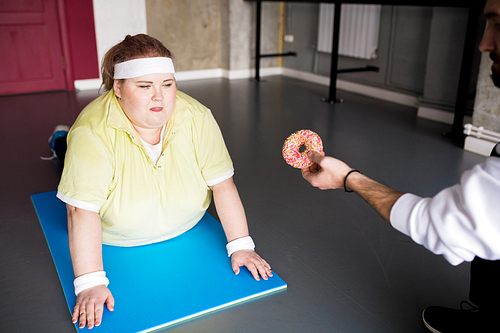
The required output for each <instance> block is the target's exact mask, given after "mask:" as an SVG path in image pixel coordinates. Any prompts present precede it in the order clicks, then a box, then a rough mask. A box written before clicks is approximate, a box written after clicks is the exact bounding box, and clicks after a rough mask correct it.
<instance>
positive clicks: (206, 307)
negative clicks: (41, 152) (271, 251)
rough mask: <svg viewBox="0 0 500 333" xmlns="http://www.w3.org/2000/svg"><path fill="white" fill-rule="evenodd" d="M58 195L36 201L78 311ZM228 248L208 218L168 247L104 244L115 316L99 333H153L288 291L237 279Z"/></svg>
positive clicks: (273, 281)
mask: <svg viewBox="0 0 500 333" xmlns="http://www.w3.org/2000/svg"><path fill="white" fill-rule="evenodd" d="M55 195H56V191H52V192H46V193H40V194H34V195H32V196H31V199H32V201H33V205H34V206H35V210H36V212H37V214H38V218H39V220H40V224H41V225H42V229H43V232H44V233H45V238H46V239H47V244H48V245H49V249H50V252H51V254H52V258H53V260H54V264H55V266H56V269H57V273H58V274H59V279H60V280H61V285H62V287H63V291H64V294H65V296H66V301H67V303H68V307H69V309H70V312H71V311H72V310H73V307H74V305H75V302H76V296H75V293H74V288H73V280H74V275H73V266H72V264H71V257H70V253H69V246H68V229H67V218H66V207H65V204H64V203H63V202H61V201H60V200H59V199H57V198H56V196H55ZM225 245H226V238H225V235H224V231H223V229H222V226H221V225H220V223H219V222H218V221H217V220H215V219H214V218H213V217H212V216H211V215H210V214H208V213H206V214H205V216H203V218H202V219H201V220H200V221H199V222H198V224H197V225H196V226H195V227H193V228H192V229H191V230H189V231H187V232H185V233H184V234H182V235H180V236H178V237H175V238H173V239H170V240H167V241H164V242H161V243H156V244H151V245H145V246H138V247H116V246H107V245H103V249H102V255H103V262H104V269H105V271H106V276H107V277H108V278H109V281H110V284H109V286H108V287H109V289H110V290H111V292H112V293H113V297H114V298H115V311H113V312H110V311H108V310H107V309H105V311H104V315H103V321H102V324H101V325H100V326H98V327H94V328H93V329H92V332H96V333H97V332H107V333H112V332H120V333H127V332H151V331H155V330H159V329H164V328H167V327H169V326H172V325H175V324H178V323H180V322H183V321H187V320H190V319H193V318H195V317H198V316H201V315H204V314H207V313H210V312H213V311H216V310H220V309H223V308H225V307H229V306H232V305H235V304H239V303H242V302H245V301H248V300H251V299H254V298H257V297H260V296H264V295H267V294H270V293H274V292H277V291H280V290H284V289H286V287H287V285H286V283H285V282H284V281H283V280H282V279H281V278H280V277H279V276H278V275H277V274H276V273H274V272H273V275H274V276H273V277H271V278H269V280H267V281H265V280H262V279H261V280H260V281H255V280H254V279H253V277H252V275H251V274H250V272H249V271H248V270H247V269H245V268H244V267H242V268H241V271H240V274H239V275H235V274H234V273H233V271H232V269H231V262H230V259H229V258H228V257H227V253H226V248H225ZM75 328H76V330H77V331H79V332H81V331H85V330H87V328H83V329H80V328H78V327H77V325H75Z"/></svg>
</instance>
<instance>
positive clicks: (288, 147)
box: [283, 130, 323, 169]
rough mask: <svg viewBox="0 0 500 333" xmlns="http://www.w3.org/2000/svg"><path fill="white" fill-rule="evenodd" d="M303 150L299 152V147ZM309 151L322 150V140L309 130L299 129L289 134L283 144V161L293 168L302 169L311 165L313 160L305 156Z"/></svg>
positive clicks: (319, 151)
mask: <svg viewBox="0 0 500 333" xmlns="http://www.w3.org/2000/svg"><path fill="white" fill-rule="evenodd" d="M302 146H304V147H305V150H304V151H303V152H300V151H299V149H300V147H302ZM310 151H317V152H318V153H321V152H323V142H321V138H320V137H319V135H318V134H316V133H314V132H313V131H311V130H300V131H297V132H295V133H293V134H292V135H290V136H289V137H288V138H287V139H286V140H285V143H284V144H283V158H284V159H285V162H286V163H288V164H290V165H291V166H293V167H294V168H298V169H304V168H308V167H310V166H311V165H313V161H311V160H310V159H309V157H307V153H308V152H310Z"/></svg>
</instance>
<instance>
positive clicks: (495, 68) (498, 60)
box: [490, 53, 500, 88]
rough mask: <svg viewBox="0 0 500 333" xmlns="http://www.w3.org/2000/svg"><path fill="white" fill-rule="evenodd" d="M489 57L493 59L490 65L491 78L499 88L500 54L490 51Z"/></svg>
mask: <svg viewBox="0 0 500 333" xmlns="http://www.w3.org/2000/svg"><path fill="white" fill-rule="evenodd" d="M490 59H491V60H493V65H491V80H492V81H493V84H494V85H495V86H496V87H498V88H500V56H499V55H498V54H495V53H490Z"/></svg>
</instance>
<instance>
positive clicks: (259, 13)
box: [255, 0, 262, 81]
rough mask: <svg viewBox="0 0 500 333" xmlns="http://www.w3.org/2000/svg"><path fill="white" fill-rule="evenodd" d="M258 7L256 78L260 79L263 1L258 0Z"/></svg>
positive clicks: (256, 17)
mask: <svg viewBox="0 0 500 333" xmlns="http://www.w3.org/2000/svg"><path fill="white" fill-rule="evenodd" d="M256 3H257V9H256V13H255V21H256V26H255V80H256V81H260V19H261V12H262V2H261V1H260V0H257V1H256Z"/></svg>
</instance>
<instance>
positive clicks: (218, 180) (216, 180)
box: [207, 168, 234, 186]
mask: <svg viewBox="0 0 500 333" xmlns="http://www.w3.org/2000/svg"><path fill="white" fill-rule="evenodd" d="M233 175H234V168H231V170H229V171H227V172H225V173H223V174H222V175H220V176H219V177H217V178H214V179H211V180H207V185H208V186H214V185H217V184H219V183H222V182H223V181H225V180H226V179H229V178H231V177H232V176H233Z"/></svg>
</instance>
